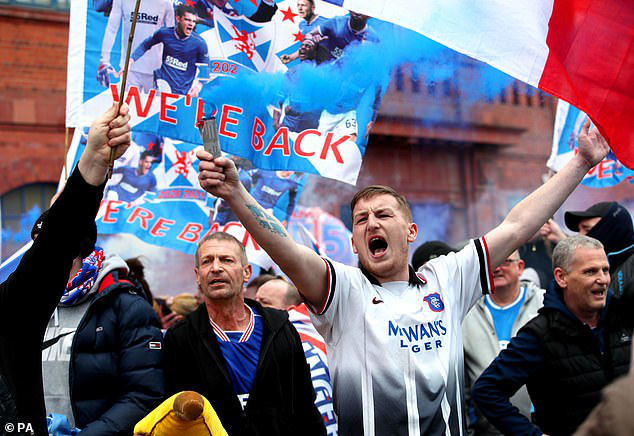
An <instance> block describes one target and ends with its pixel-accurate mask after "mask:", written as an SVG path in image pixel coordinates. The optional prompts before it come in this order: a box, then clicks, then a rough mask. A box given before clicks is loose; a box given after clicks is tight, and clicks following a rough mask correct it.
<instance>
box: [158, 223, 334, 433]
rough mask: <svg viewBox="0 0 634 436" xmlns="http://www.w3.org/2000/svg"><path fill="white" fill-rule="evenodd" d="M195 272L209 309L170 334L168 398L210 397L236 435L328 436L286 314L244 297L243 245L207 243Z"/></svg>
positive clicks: (220, 240)
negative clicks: (189, 394) (184, 395)
mask: <svg viewBox="0 0 634 436" xmlns="http://www.w3.org/2000/svg"><path fill="white" fill-rule="evenodd" d="M194 272H195V274H196V282H197V284H198V289H199V290H200V293H201V294H202V295H203V297H204V303H203V304H201V305H200V306H199V307H198V309H196V310H195V311H194V312H192V313H190V314H189V315H187V316H186V317H185V319H184V320H183V321H182V322H180V323H179V324H177V325H175V326H174V327H172V328H171V329H169V330H168V331H167V334H166V335H165V339H164V341H163V352H164V361H165V387H166V391H167V394H168V395H172V394H174V393H177V392H180V391H186V390H189V391H196V392H198V393H200V394H201V395H203V396H205V397H206V398H207V399H208V400H209V402H210V403H211V405H212V406H213V407H214V409H215V410H216V413H217V414H218V417H219V418H220V421H222V424H223V426H224V427H225V429H226V430H227V432H228V433H229V434H231V435H247V434H248V435H269V434H275V435H287V434H288V435H290V434H294V431H295V429H297V428H302V432H303V433H305V434H309V435H325V434H326V430H325V427H324V423H323V421H322V419H321V417H320V414H319V411H318V410H317V407H316V406H315V404H314V401H315V391H314V390H313V387H312V383H311V378H310V370H309V368H308V365H307V363H306V359H305V358H304V350H303V348H302V342H301V340H300V338H299V335H298V334H297V331H296V330H295V329H294V328H293V326H292V325H291V323H290V322H289V320H288V314H287V313H286V312H283V311H279V310H274V309H270V308H265V307H262V306H261V305H260V304H259V303H257V302H256V301H253V300H249V299H246V300H245V298H244V293H243V292H244V286H245V284H246V283H248V282H249V279H250V277H251V265H249V262H248V260H247V255H246V252H245V250H244V246H243V245H242V244H241V243H240V241H238V240H237V239H236V238H234V237H233V236H231V235H229V234H228V233H224V232H216V233H211V234H209V235H207V236H205V237H204V238H203V239H202V240H201V241H200V243H199V244H198V248H197V250H196V256H195V268H194Z"/></svg>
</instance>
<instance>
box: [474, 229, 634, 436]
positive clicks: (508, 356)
mask: <svg viewBox="0 0 634 436" xmlns="http://www.w3.org/2000/svg"><path fill="white" fill-rule="evenodd" d="M553 266H554V271H553V272H554V276H555V282H556V286H555V287H554V288H551V289H549V291H548V292H547V293H546V296H545V298H544V307H543V308H542V309H540V311H539V315H538V316H537V317H536V318H534V319H533V320H531V321H529V323H528V324H526V326H525V327H524V328H522V329H521V330H520V331H519V332H518V334H517V336H515V337H514V338H513V339H512V340H511V342H510V343H509V345H508V347H507V348H506V350H504V351H502V353H501V354H500V355H499V356H498V357H497V358H496V359H495V360H494V361H493V363H491V365H490V366H489V367H488V368H487V369H486V370H485V371H484V373H482V375H481V376H480V378H479V379H478V380H477V381H476V383H475V386H474V388H473V398H474V400H475V402H476V405H477V406H478V407H479V409H480V411H481V412H482V413H483V414H484V415H485V416H486V418H487V419H488V420H489V421H490V422H491V423H492V424H493V425H495V426H496V427H497V428H498V429H499V430H501V431H502V432H503V433H504V434H526V435H528V434H530V435H540V434H542V432H544V433H547V434H549V435H551V436H554V435H569V434H572V433H573V432H574V431H575V429H576V428H577V427H578V426H579V425H580V424H581V423H582V422H583V420H584V419H585V418H586V416H587V415H588V414H589V413H590V411H591V410H592V409H593V408H594V407H595V406H596V405H597V404H598V402H599V400H600V399H601V390H602V389H603V388H604V387H605V386H607V385H608V384H609V383H611V382H612V381H613V380H614V379H615V378H617V377H619V376H621V375H624V374H626V373H627V371H628V368H629V365H630V348H631V337H632V330H633V327H634V319H633V318H632V315H631V314H632V311H633V309H634V304H633V299H632V295H628V294H627V293H626V294H624V298H622V299H621V300H620V301H618V302H617V301H615V300H614V299H611V295H612V294H611V292H608V286H609V284H610V267H609V264H608V259H607V256H606V254H605V252H604V249H603V245H602V244H601V243H600V242H599V241H597V240H596V239H593V238H590V237H588V236H584V235H577V236H572V237H569V238H565V239H563V240H562V241H561V242H559V244H558V245H557V247H556V248H555V250H554V252H553ZM523 385H526V387H527V388H528V392H529V394H530V396H531V400H532V401H533V406H534V407H535V415H534V418H535V423H536V425H537V427H536V426H535V425H533V424H532V423H531V422H529V420H528V419H527V418H526V417H524V416H522V415H520V414H519V411H518V410H517V408H514V407H513V406H512V405H511V403H510V401H509V397H510V396H512V395H513V394H514V393H515V392H516V391H517V390H518V389H519V388H520V387H521V386H523Z"/></svg>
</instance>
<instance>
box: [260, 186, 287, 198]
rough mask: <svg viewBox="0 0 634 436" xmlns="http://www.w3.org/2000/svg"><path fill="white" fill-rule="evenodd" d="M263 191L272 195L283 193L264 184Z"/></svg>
mask: <svg viewBox="0 0 634 436" xmlns="http://www.w3.org/2000/svg"><path fill="white" fill-rule="evenodd" d="M262 191H264V192H266V193H267V194H271V195H276V196H279V195H282V193H281V192H279V191H276V190H275V189H273V188H271V187H269V186H264V187H263V188H262Z"/></svg>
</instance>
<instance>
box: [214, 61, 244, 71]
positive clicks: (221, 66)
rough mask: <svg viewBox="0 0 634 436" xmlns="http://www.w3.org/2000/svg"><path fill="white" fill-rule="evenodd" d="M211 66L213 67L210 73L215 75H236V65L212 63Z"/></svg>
mask: <svg viewBox="0 0 634 436" xmlns="http://www.w3.org/2000/svg"><path fill="white" fill-rule="evenodd" d="M211 65H212V67H213V69H212V70H211V71H212V72H213V73H216V74H220V73H225V74H236V72H237V68H238V67H237V66H236V64H230V63H228V62H212V63H211Z"/></svg>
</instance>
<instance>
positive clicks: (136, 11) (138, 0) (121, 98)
mask: <svg viewBox="0 0 634 436" xmlns="http://www.w3.org/2000/svg"><path fill="white" fill-rule="evenodd" d="M140 4H141V0H136V5H135V6H134V14H133V15H132V27H130V35H129V36H128V50H127V53H126V56H125V66H124V67H123V79H121V91H120V92H119V106H118V108H117V109H121V105H122V104H123V102H124V101H125V98H124V97H125V84H126V81H127V79H128V66H129V65H130V52H131V51H132V40H133V39H134V30H135V29H136V18H137V15H138V14H139V5H140ZM118 112H119V111H118V110H117V113H118ZM115 150H116V148H115V147H113V148H111V149H110V161H109V162H108V174H107V176H106V179H108V180H109V179H110V178H111V177H112V169H113V168H114V156H115V153H116V151H115Z"/></svg>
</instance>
